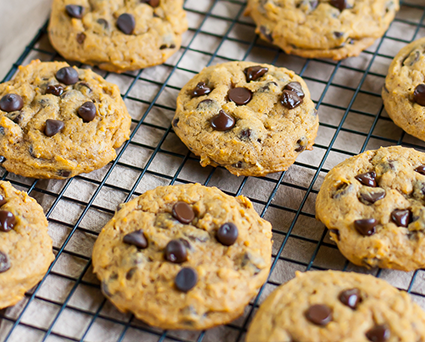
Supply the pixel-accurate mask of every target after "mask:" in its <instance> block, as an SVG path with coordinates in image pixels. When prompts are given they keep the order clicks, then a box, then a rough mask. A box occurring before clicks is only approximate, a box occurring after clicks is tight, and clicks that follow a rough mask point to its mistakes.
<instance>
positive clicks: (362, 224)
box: [354, 218, 378, 236]
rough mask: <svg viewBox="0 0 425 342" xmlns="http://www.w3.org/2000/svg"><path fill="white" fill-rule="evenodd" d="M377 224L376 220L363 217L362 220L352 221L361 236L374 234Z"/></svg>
mask: <svg viewBox="0 0 425 342" xmlns="http://www.w3.org/2000/svg"><path fill="white" fill-rule="evenodd" d="M377 224H378V222H377V221H376V220H375V219H373V218H371V219H363V220H355V221H354V228H356V230H357V231H358V232H359V233H360V234H361V235H363V236H370V235H373V234H375V231H376V230H375V227H376V225H377Z"/></svg>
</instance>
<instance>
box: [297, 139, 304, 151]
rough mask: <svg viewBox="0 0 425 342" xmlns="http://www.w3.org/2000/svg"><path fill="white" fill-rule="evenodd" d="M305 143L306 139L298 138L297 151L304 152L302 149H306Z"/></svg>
mask: <svg viewBox="0 0 425 342" xmlns="http://www.w3.org/2000/svg"><path fill="white" fill-rule="evenodd" d="M305 143H306V141H305V139H298V140H297V145H298V146H297V147H296V148H295V152H302V151H304V150H305V147H306V146H305Z"/></svg>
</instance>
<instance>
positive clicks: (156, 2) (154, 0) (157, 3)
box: [141, 0, 159, 7]
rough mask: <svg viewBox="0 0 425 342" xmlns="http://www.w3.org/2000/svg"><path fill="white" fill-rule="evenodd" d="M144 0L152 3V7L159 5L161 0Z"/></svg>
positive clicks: (143, 0)
mask: <svg viewBox="0 0 425 342" xmlns="http://www.w3.org/2000/svg"><path fill="white" fill-rule="evenodd" d="M141 1H142V2H144V3H146V4H149V5H151V6H152V7H158V6H159V0H141Z"/></svg>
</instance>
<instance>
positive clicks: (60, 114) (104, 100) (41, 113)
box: [0, 61, 131, 179]
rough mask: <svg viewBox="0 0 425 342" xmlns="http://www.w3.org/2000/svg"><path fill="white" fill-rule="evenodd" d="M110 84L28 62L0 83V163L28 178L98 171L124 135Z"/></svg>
mask: <svg viewBox="0 0 425 342" xmlns="http://www.w3.org/2000/svg"><path fill="white" fill-rule="evenodd" d="M130 123H131V118H130V116H129V114H128V112H127V109H126V107H125V104H124V101H123V100H122V98H121V95H120V92H119V89H118V87H117V86H116V85H114V84H112V83H109V82H106V81H105V80H104V79H103V78H102V77H100V76H99V75H97V74H95V73H94V72H93V71H91V70H89V69H78V68H76V67H70V66H69V65H68V64H67V63H63V62H46V63H41V62H40V61H32V62H31V64H29V65H27V66H20V67H19V71H18V73H17V74H16V76H15V78H14V79H13V80H12V81H9V82H6V83H3V84H0V162H1V165H2V166H3V167H4V168H5V169H6V170H7V171H10V172H13V173H16V174H18V175H21V176H25V177H34V178H59V179H60V178H69V177H72V176H75V175H78V174H80V173H82V172H90V171H93V170H96V169H99V168H101V167H103V166H104V165H106V164H107V163H109V162H110V161H111V160H113V159H114V158H115V157H116V152H115V148H118V147H120V146H121V145H122V144H123V143H124V141H125V140H127V139H128V138H129V135H130Z"/></svg>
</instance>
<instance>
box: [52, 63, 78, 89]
mask: <svg viewBox="0 0 425 342" xmlns="http://www.w3.org/2000/svg"><path fill="white" fill-rule="evenodd" d="M56 79H57V80H58V81H59V82H61V83H64V84H66V85H70V84H75V83H77V82H78V72H77V70H75V69H74V68H72V67H65V68H62V69H59V70H58V72H57V73H56Z"/></svg>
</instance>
